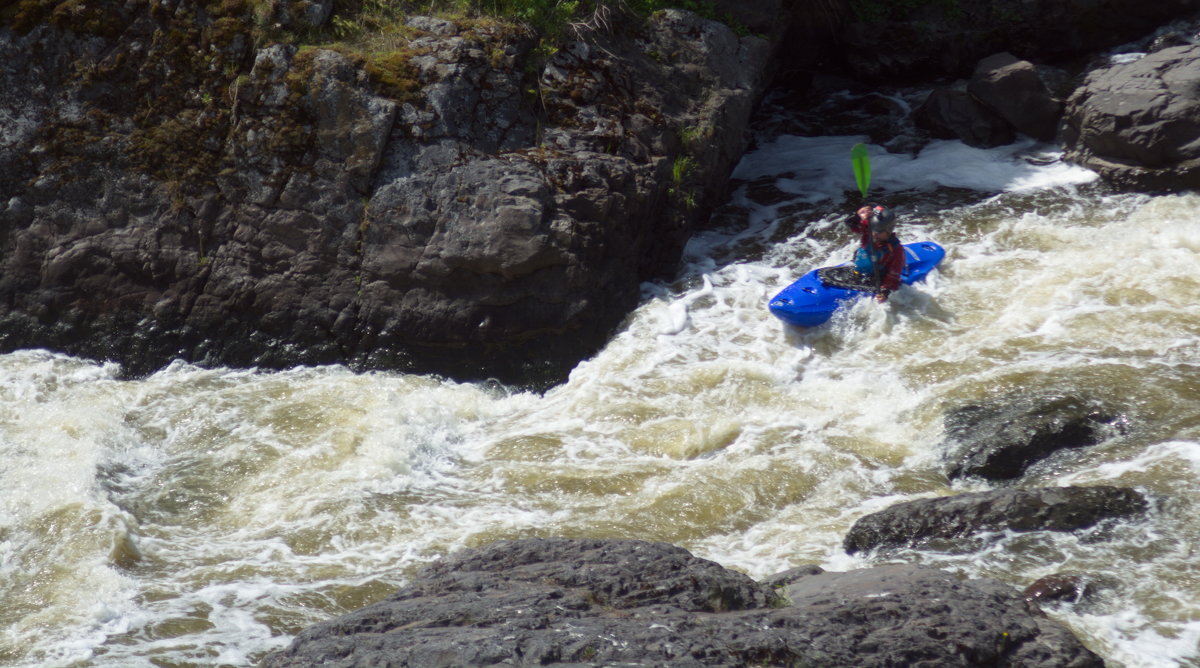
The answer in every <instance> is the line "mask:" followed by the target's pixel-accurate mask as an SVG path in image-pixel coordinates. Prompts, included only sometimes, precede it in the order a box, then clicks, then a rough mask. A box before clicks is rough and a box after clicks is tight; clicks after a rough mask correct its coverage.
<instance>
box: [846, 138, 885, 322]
mask: <svg viewBox="0 0 1200 668" xmlns="http://www.w3.org/2000/svg"><path fill="white" fill-rule="evenodd" d="M850 164H851V165H853V166H854V181H855V182H856V183H858V192H860V193H862V196H863V201H864V202H865V201H866V199H867V190H868V189H869V188H870V187H871V156H869V155H867V145H866V144H863V143H861V142H860V143H858V144H855V145H854V146H852V147H850ZM868 252H869V251H868ZM871 269H872V270H873V272H872V273H874V276H873V277H872V278H874V279H875V294H876V300H878V299H879V296H878V295H879V286H880V284H881V283H882V282H883V278H882V277H881V276H880V275H879V266H878V264H876V263H875V262H872V263H871Z"/></svg>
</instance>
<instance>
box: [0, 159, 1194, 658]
mask: <svg viewBox="0 0 1200 668" xmlns="http://www.w3.org/2000/svg"><path fill="white" fill-rule="evenodd" d="M859 141H867V138H865V137H854V136H848V137H795V136H781V137H777V138H775V139H773V140H772V141H768V142H763V143H762V144H760V147H759V148H757V149H756V150H755V151H753V152H752V153H750V154H748V155H746V156H745V158H744V159H743V161H742V163H741V164H740V166H739V167H738V169H737V171H736V173H735V178H737V179H738V182H739V183H740V184H741V185H740V187H739V188H738V190H737V191H736V192H735V193H734V194H733V196H732V198H731V202H730V205H729V209H730V211H732V212H733V213H734V215H731V216H727V217H725V218H723V219H722V220H723V221H725V222H724V224H715V225H714V227H713V228H711V229H708V230H706V231H705V232H703V233H701V234H698V235H697V236H696V238H695V239H694V240H693V241H692V243H691V244H690V245H689V247H688V249H687V252H686V266H685V269H684V270H683V271H682V272H681V274H680V275H679V276H678V277H677V279H676V280H675V281H674V282H672V283H669V284H665V283H664V284H653V285H646V286H645V299H644V301H643V304H642V306H641V307H640V308H639V309H638V310H637V311H636V312H635V313H633V314H632V315H631V317H630V318H629V319H628V322H627V325H626V326H625V328H624V329H623V330H622V331H621V332H620V333H619V334H618V335H617V336H616V337H614V339H613V340H612V341H611V342H610V344H609V345H608V346H607V347H606V348H605V349H604V350H603V351H601V352H600V353H599V354H598V355H596V356H595V357H594V358H592V359H590V360H587V361H585V362H583V363H581V364H580V365H579V366H578V367H577V368H576V369H575V370H574V372H573V373H572V374H571V376H570V379H569V380H568V381H567V382H566V383H564V384H563V385H561V386H558V387H555V388H553V389H551V390H549V391H548V392H546V393H545V394H544V395H537V394H531V393H524V392H517V391H506V390H504V389H503V388H499V389H498V388H494V387H487V386H482V385H472V384H459V383H453V382H447V381H442V380H437V379H433V378H426V377H418V376H407V375H403V374H387V373H371V374H354V373H351V372H349V371H347V370H345V369H342V368H338V367H327V368H298V369H293V370H290V371H284V372H271V373H266V372H258V371H232V370H221V369H218V370H205V369H199V368H196V367H193V366H189V365H186V364H176V365H173V366H171V367H169V368H167V369H164V370H162V371H160V372H159V373H156V374H154V375H152V376H150V377H148V378H145V379H142V380H132V381H131V380H121V379H120V378H119V375H118V373H117V369H115V368H113V367H111V366H106V365H97V364H93V363H90V362H85V361H82V360H78V359H73V358H69V357H65V356H60V355H54V354H50V353H46V352H40V351H25V352H18V353H13V354H9V355H4V356H0V377H2V379H3V382H2V383H0V414H2V416H3V419H2V420H0V455H2V456H0V485H2V487H0V599H2V600H4V601H5V605H4V606H3V608H2V609H0V664H3V665H10V666H33V665H39V666H42V665H63V666H65V665H80V666H83V665H86V666H127V665H148V664H155V665H171V666H184V665H213V666H216V665H245V664H247V663H252V662H254V661H257V660H258V659H259V658H261V657H262V656H263V655H264V654H265V653H266V652H268V651H271V650H273V649H276V648H279V647H282V646H284V645H286V644H287V642H289V640H290V637H291V636H292V635H294V634H295V633H297V632H298V631H299V630H300V629H302V628H304V627H305V626H306V625H308V624H311V623H313V622H316V621H318V620H322V619H326V618H329V617H331V616H334V615H337V614H340V613H342V612H346V611H348V610H352V609H355V608H358V607H361V606H362V605H365V604H367V603H370V602H373V601H375V600H378V599H380V598H382V597H383V596H386V595H387V594H388V593H389V592H391V591H392V590H394V589H395V588H396V587H397V586H399V585H401V584H402V583H403V582H404V581H405V579H406V578H407V577H408V576H409V575H410V574H411V573H412V572H413V571H414V569H416V568H417V567H419V566H421V565H423V564H426V563H429V562H430V561H432V560H434V559H436V558H438V557H440V556H442V555H445V554H447V553H449V552H451V551H454V550H456V549H459V548H462V547H465V546H475V545H480V544H484V543H487V542H490V541H493V540H497V539H501V538H513V537H521V536H548V535H558V536H597V537H620V538H640V539H647V540H662V541H668V542H672V543H675V544H678V545H681V546H683V547H685V548H687V549H689V550H691V551H693V552H694V553H696V554H697V555H699V556H702V557H705V558H709V559H712V560H714V561H717V562H719V563H721V564H723V565H726V566H728V567H732V568H737V569H740V570H743V571H745V572H747V573H749V574H750V575H752V576H755V577H764V576H766V575H769V574H771V573H774V572H778V571H782V570H785V569H787V568H790V567H793V566H796V565H800V564H805V563H816V564H819V565H822V566H824V567H826V568H830V569H847V568H855V567H861V566H865V565H869V564H872V563H883V562H885V561H910V562H919V563H926V564H931V565H935V566H938V567H941V568H945V569H948V570H951V571H955V572H960V573H963V574H965V575H969V576H987V577H994V578H997V579H1000V580H1002V581H1005V582H1008V583H1010V584H1012V585H1013V586H1014V587H1017V588H1023V587H1024V586H1025V585H1027V584H1029V583H1030V582H1032V581H1033V580H1035V579H1037V578H1038V577H1041V576H1043V575H1047V574H1051V573H1056V572H1064V571H1071V572H1080V573H1087V574H1090V575H1091V576H1094V577H1095V578H1096V579H1097V580H1107V581H1110V582H1111V586H1109V587H1108V588H1107V589H1106V590H1105V591H1104V593H1103V595H1102V596H1101V597H1100V599H1099V600H1098V601H1097V602H1095V603H1092V604H1089V605H1088V606H1086V607H1079V608H1052V609H1051V610H1050V612H1051V614H1052V615H1054V616H1055V617H1056V618H1057V619H1059V620H1060V621H1062V622H1064V623H1065V624H1067V625H1068V626H1070V627H1071V628H1072V629H1073V630H1074V631H1075V632H1076V633H1077V634H1078V635H1079V636H1080V637H1081V638H1082V639H1083V640H1084V642H1085V643H1086V644H1088V645H1089V646H1090V647H1091V648H1092V649H1093V650H1095V651H1097V652H1099V653H1101V654H1102V655H1103V656H1104V657H1105V659H1106V660H1107V661H1109V663H1110V665H1114V666H1131V667H1133V666H1167V665H1200V652H1198V651H1197V642H1198V641H1200V574H1198V572H1197V566H1196V565H1195V564H1196V559H1195V558H1194V555H1193V553H1194V551H1195V549H1196V546H1197V545H1198V544H1200V519H1197V518H1200V513H1198V512H1196V511H1197V508H1195V507H1194V505H1195V503H1196V501H1195V499H1200V343H1198V342H1200V279H1197V277H1196V275H1197V272H1196V267H1197V266H1200V262H1198V260H1200V218H1197V217H1196V216H1195V215H1194V214H1192V213H1190V212H1192V211H1195V210H1196V209H1197V205H1198V204H1200V197H1197V196H1195V195H1181V196H1169V197H1151V196H1146V195H1114V194H1108V193H1105V192H1104V191H1103V190H1102V189H1100V188H1098V187H1097V186H1096V184H1095V183H1093V182H1094V179H1095V175H1094V174H1092V173H1090V172H1087V171H1086V170H1082V169H1079V168H1076V167H1071V166H1069V165H1066V164H1063V163H1061V162H1059V161H1057V159H1056V158H1057V155H1056V154H1055V153H1054V152H1053V151H1052V150H1050V149H1048V148H1047V147H1045V146H1041V145H1037V144H1032V143H1023V144H1017V145H1013V146H1010V147H1004V148H1000V149H991V150H978V149H971V148H969V147H965V146H963V145H962V144H960V143H957V142H935V143H933V144H930V145H929V146H927V147H926V148H925V149H924V150H923V151H921V152H920V153H919V154H917V155H915V156H914V155H905V154H892V153H887V152H885V151H884V150H883V149H882V148H880V147H878V146H871V147H870V149H871V159H872V164H873V171H874V177H873V183H872V188H873V193H872V196H873V197H878V198H879V199H881V200H885V201H888V202H889V203H891V204H892V205H893V206H894V207H896V208H897V209H898V210H899V211H900V214H901V219H900V225H899V228H898V233H899V234H900V236H901V238H902V239H903V240H905V241H918V240H922V239H931V240H934V241H937V242H938V243H940V244H942V245H943V246H944V247H946V248H947V250H948V252H949V254H948V256H947V259H946V261H945V262H944V263H943V265H942V267H941V269H940V271H939V272H935V273H934V274H933V275H932V276H931V277H930V279H929V280H928V281H927V282H925V283H923V284H918V285H916V286H911V287H907V288H905V289H903V290H901V291H899V292H897V293H896V294H895V295H893V298H892V299H891V300H890V301H889V303H887V304H884V305H879V304H875V303H874V302H871V301H870V300H862V301H860V302H856V303H854V304H852V305H850V306H848V307H846V308H843V309H840V310H839V312H838V313H836V314H835V316H834V318H833V320H832V321H831V322H829V323H828V324H826V325H823V326H821V327H818V328H814V329H812V330H810V331H797V330H791V329H788V328H786V327H784V326H783V325H782V324H781V323H780V322H779V321H777V320H775V319H774V318H773V317H772V316H771V315H770V314H769V312H768V311H767V309H766V303H767V301H768V299H769V298H770V296H771V295H773V294H774V293H775V292H777V291H778V290H779V289H781V288H783V287H784V286H786V285H787V284H788V283H789V282H790V281H792V280H794V279H795V278H798V277H799V275H800V274H802V273H804V272H805V271H807V270H808V269H811V268H813V267H815V266H822V265H826V264H831V263H837V262H841V261H844V260H845V259H847V258H848V257H849V255H850V253H851V251H852V250H853V247H854V245H855V242H856V239H853V238H851V235H849V234H847V233H846V232H844V230H843V229H842V228H841V223H840V220H841V218H842V217H843V216H844V215H845V214H847V213H848V212H849V211H850V210H851V209H852V208H853V207H854V206H855V205H856V202H852V201H850V199H849V195H848V193H849V191H850V190H852V189H853V177H852V175H851V174H850V171H849V170H850V166H849V161H848V159H847V158H846V156H848V151H849V147H850V146H851V145H853V144H854V143H856V142H859ZM853 197H857V192H856V191H855V192H854V193H853ZM1043 390H1052V391H1062V392H1070V393H1075V394H1080V395H1090V396H1100V397H1104V398H1105V399H1106V400H1108V401H1110V402H1112V403H1113V404H1114V405H1117V406H1119V407H1120V408H1121V410H1122V413H1123V416H1124V417H1125V419H1126V420H1127V422H1128V425H1129V429H1128V430H1127V431H1126V432H1125V433H1124V434H1120V435H1114V436H1113V437H1112V438H1110V439H1109V440H1107V441H1105V442H1103V443H1101V444H1100V445H1097V446H1095V447H1092V448H1087V449H1085V450H1076V451H1072V452H1070V453H1068V454H1069V456H1065V457H1055V458H1051V459H1050V460H1047V461H1045V462H1042V463H1040V464H1038V465H1036V466H1035V467H1034V468H1033V469H1032V470H1031V471H1030V472H1029V474H1028V475H1027V477H1026V479H1025V480H1023V481H1022V484H1026V485H1063V484H1117V485H1127V486H1133V487H1136V488H1138V489H1140V490H1142V491H1144V492H1147V493H1148V494H1150V495H1151V496H1152V497H1153V498H1154V499H1155V500H1156V503H1155V509H1154V511H1153V513H1152V514H1151V516H1150V517H1149V518H1148V519H1147V520H1145V521H1142V522H1131V523H1128V524H1124V525H1121V526H1118V527H1115V528H1108V529H1106V530H1105V531H1103V532H1100V531H1093V532H1084V533H1081V534H1066V535H1044V534H1041V533H1034V534H1023V535H1020V534H1014V535H1003V536H996V537H993V538H994V540H992V541H990V542H987V541H983V542H980V543H979V544H978V545H975V546H974V549H970V550H967V549H964V550H960V551H955V552H939V551H932V550H919V549H909V550H900V551H898V552H896V553H893V554H888V555H885V556H871V555H856V556H854V557H850V556H848V555H846V554H845V553H844V552H843V551H842V550H841V539H842V536H843V535H844V534H845V532H846V530H847V529H848V528H849V526H850V524H851V523H853V521H854V520H855V519H857V518H858V517H860V516H862V515H864V514H866V513H869V512H872V511H875V510H879V509H882V508H884V507H886V506H888V505H890V504H892V503H895V502H897V501H901V500H908V499H913V498H920V497H925V496H933V495H945V494H951V493H957V492H961V491H969V490H972V489H977V488H980V487H979V485H980V483H961V482H956V483H953V484H952V483H951V482H950V481H948V480H947V478H946V476H945V472H944V462H943V461H942V451H941V446H940V443H941V439H942V416H943V414H944V412H945V411H946V410H947V409H948V408H953V407H955V406H959V405H962V404H965V403H970V402H975V401H980V400H984V399H986V398H987V397H989V396H993V395H1004V394H1008V393H1010V392H1015V391H1021V392H1033V391H1043Z"/></svg>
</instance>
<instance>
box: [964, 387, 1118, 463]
mask: <svg viewBox="0 0 1200 668" xmlns="http://www.w3.org/2000/svg"><path fill="white" fill-rule="evenodd" d="M944 421H945V429H946V441H945V446H944V447H945V450H946V459H947V460H948V461H949V462H950V465H949V469H948V471H947V473H948V475H949V476H950V477H951V478H964V477H968V476H977V477H980V478H984V479H987V480H993V481H999V480H1012V479H1015V478H1018V477H1020V476H1021V475H1022V474H1023V473H1024V472H1025V470H1026V469H1027V468H1028V467H1029V466H1030V465H1032V464H1034V463H1035V462H1038V461H1040V460H1042V459H1045V458H1046V457H1049V456H1050V455H1052V454H1054V453H1055V452H1058V451H1060V450H1066V449H1072V448H1081V447H1086V446H1090V445H1096V444H1097V443H1100V442H1101V441H1103V440H1104V439H1105V438H1108V437H1109V436H1110V435H1112V434H1113V433H1114V431H1115V429H1116V426H1115V425H1117V424H1118V423H1119V419H1118V418H1117V417H1115V416H1114V415H1113V412H1112V411H1108V410H1105V409H1104V407H1102V406H1101V405H1099V404H1098V403H1096V402H1094V401H1091V400H1084V399H1080V398H1076V397H1070V396H1036V395H1031V396H1019V397H1010V398H1004V399H997V400H995V401H992V402H990V403H988V404H985V405H968V406H962V407H959V408H955V409H953V410H951V411H949V412H948V413H947V414H946V416H945V420H944Z"/></svg>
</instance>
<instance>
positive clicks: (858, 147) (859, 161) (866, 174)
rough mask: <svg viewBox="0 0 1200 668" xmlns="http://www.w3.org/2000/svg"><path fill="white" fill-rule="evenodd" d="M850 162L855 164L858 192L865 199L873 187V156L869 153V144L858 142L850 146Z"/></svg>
mask: <svg viewBox="0 0 1200 668" xmlns="http://www.w3.org/2000/svg"><path fill="white" fill-rule="evenodd" d="M850 163H851V164H852V165H854V180H855V181H856V182H858V192H860V193H862V196H863V199H864V200H865V199H866V198H867V189H868V188H870V187H871V156H869V155H867V145H866V144H862V143H858V144H855V145H854V146H853V147H851V148H850Z"/></svg>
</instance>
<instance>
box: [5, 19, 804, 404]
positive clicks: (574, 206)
mask: <svg viewBox="0 0 1200 668" xmlns="http://www.w3.org/2000/svg"><path fill="white" fill-rule="evenodd" d="M260 4H261V3H260ZM326 4H328V3H326ZM767 4H768V5H772V4H774V6H775V7H776V9H778V5H777V4H775V3H767ZM268 5H269V7H270V8H273V9H272V13H268V14H265V15H264V14H263V10H262V8H261V7H259V6H258V5H256V4H255V3H251V2H243V1H240V0H226V1H223V2H205V1H203V0H165V1H158V0H155V1H149V0H130V1H129V2H126V3H124V4H115V3H97V4H95V5H93V4H90V3H69V2H63V3H56V2H48V1H45V2H43V1H40V0H26V1H24V2H21V3H18V4H17V5H15V6H11V7H8V8H6V9H5V10H4V11H5V13H4V17H5V19H6V22H5V23H6V24H5V25H4V27H3V28H0V61H2V62H5V63H7V65H6V66H5V67H4V68H3V70H0V88H2V90H3V94H0V119H3V120H4V122H3V124H2V127H3V128H4V131H3V135H0V182H2V183H3V186H4V187H3V196H2V197H0V225H2V226H3V235H2V236H0V257H2V260H0V347H3V348H4V349H9V350H11V349H14V348H18V347H25V346H40V347H50V348H55V349H60V350H64V351H67V352H71V353H75V354H81V355H85V356H90V357H98V358H106V359H114V360H118V361H120V362H122V363H123V364H124V365H125V367H126V369H127V370H129V372H131V373H140V372H145V371H150V370H153V369H155V368H157V367H159V366H161V365H163V364H165V363H166V362H168V361H170V360H171V359H174V358H184V359H188V360H192V361H197V362H202V363H214V364H228V365H234V366H246V365H258V366H266V367H278V366H288V365H293V364H298V363H327V362H342V363H347V364H351V365H353V366H356V367H359V368H371V367H383V368H399V369H407V370H413V371H438V372H442V373H445V374H449V375H454V376H460V377H469V378H485V377H489V376H494V377H499V378H501V379H504V380H514V381H531V380H532V381H533V382H537V381H538V380H539V379H548V380H552V379H555V378H560V377H562V375H563V374H564V372H565V369H567V368H569V367H570V366H571V365H573V364H574V362H576V361H578V359H580V358H581V357H584V356H586V355H588V354H590V352H592V351H594V350H595V349H596V348H597V347H598V346H600V345H601V344H602V343H603V341H604V340H605V339H606V337H607V336H608V335H609V334H610V333H611V332H612V330H613V328H614V327H615V326H616V325H617V324H618V323H619V322H620V320H621V319H622V318H623V317H624V316H625V315H626V314H627V313H628V311H629V310H630V309H631V308H632V307H633V306H634V305H635V304H636V302H637V299H638V296H639V284H640V282H641V281H644V280H647V279H650V278H653V277H657V276H661V275H664V274H665V273H669V272H670V271H671V270H673V269H674V267H675V263H676V262H677V260H678V257H679V255H680V253H681V250H682V246H683V244H684V242H685V241H686V239H687V238H688V236H689V233H690V230H691V229H692V227H693V226H694V224H695V223H696V222H697V221H698V220H701V219H703V217H704V216H705V215H706V212H707V211H708V210H709V209H710V208H711V206H712V205H713V204H714V203H715V202H716V200H717V199H718V198H719V197H720V196H721V194H722V193H723V186H724V182H725V179H726V177H727V175H728V173H729V172H730V170H731V169H732V167H733V165H734V163H735V162H736V161H737V160H738V159H739V157H740V155H741V153H742V150H743V148H744V141H745V140H744V129H745V127H746V124H747V122H748V120H749V117H750V114H751V112H752V110H753V108H754V106H755V103H756V101H757V100H758V98H759V97H760V96H761V95H762V93H763V92H764V90H765V88H766V86H767V85H768V83H769V82H770V81H771V75H772V71H773V67H774V63H775V60H776V59H775V52H776V50H777V47H778V44H779V41H780V35H781V33H782V28H783V27H784V24H783V23H781V22H775V24H774V28H772V27H771V26H770V25H768V26H765V27H764V30H765V32H764V31H758V32H754V33H749V34H746V35H739V34H737V33H735V32H734V31H733V30H732V29H731V28H730V27H729V26H728V25H725V24H723V23H720V22H716V21H711V20H707V19H703V18H700V17H699V16H697V15H695V14H692V13H689V12H682V11H676V10H666V11H660V12H656V13H654V14H653V15H652V16H649V17H641V16H636V15H633V14H632V13H629V12H626V11H623V10H621V9H620V5H617V4H614V5H612V8H610V9H609V8H606V10H605V11H604V12H602V13H597V14H596V15H594V16H593V17H592V18H591V20H590V21H587V22H581V23H579V24H574V25H573V26H572V29H573V33H572V34H571V35H570V38H569V39H567V40H566V41H565V42H564V43H563V46H562V48H559V49H557V50H556V51H554V52H553V53H552V54H549V55H547V54H546V53H545V48H544V45H543V48H542V49H540V50H535V48H534V47H535V46H536V45H537V42H536V40H534V39H533V38H532V37H531V36H530V34H529V33H528V32H526V31H522V30H519V29H517V28H516V27H514V26H512V25H507V24H503V23H498V22H495V21H487V20H479V19H477V20H466V19H464V20H461V21H457V22H454V21H449V20H444V19H431V18H422V17H415V18H411V19H409V20H408V21H407V23H406V25H405V26H404V28H403V31H402V33H403V42H402V44H401V45H399V46H397V47H395V48H393V49H392V50H390V51H387V52H383V53H380V52H377V51H376V52H372V53H370V54H367V55H363V54H362V53H358V52H354V51H349V50H347V49H344V48H339V47H335V46H331V47H316V46H298V45H297V44H296V43H295V42H294V41H292V42H288V41H279V40H276V39H272V35H273V34H274V33H273V32H272V31H273V30H274V31H278V30H280V29H281V28H282V23H274V24H272V23H271V22H272V21H278V22H284V23H286V22H288V21H291V22H301V23H304V22H308V23H312V22H319V21H322V20H324V18H326V17H327V16H328V11H326V10H322V11H316V10H315V9H314V10H313V11H312V12H309V13H304V12H300V13H298V14H297V12H294V11H293V12H290V13H289V12H288V11H285V10H287V9H288V8H289V7H290V5H287V3H268ZM292 9H294V8H292ZM317 9H321V7H317ZM768 11H769V8H768ZM281 12H282V13H281ZM289 17H290V18H289ZM264 22H266V24H267V27H266V28H264V27H263V24H264ZM310 29H311V26H310Z"/></svg>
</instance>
